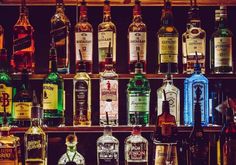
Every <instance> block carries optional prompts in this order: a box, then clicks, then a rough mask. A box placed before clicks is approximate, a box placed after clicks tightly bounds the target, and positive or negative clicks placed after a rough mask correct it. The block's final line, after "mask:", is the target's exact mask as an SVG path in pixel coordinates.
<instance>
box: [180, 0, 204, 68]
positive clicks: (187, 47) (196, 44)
mask: <svg viewBox="0 0 236 165" xmlns="http://www.w3.org/2000/svg"><path fill="white" fill-rule="evenodd" d="M192 1H193V0H191V8H190V9H189V11H188V23H187V31H186V32H185V33H184V34H183V35H182V44H183V46H182V48H183V49H182V50H183V51H182V53H183V72H184V73H192V72H193V70H194V63H195V52H197V54H198V61H199V64H200V65H201V68H202V73H205V60H206V32H205V30H203V29H202V28H201V20H200V13H199V8H198V6H197V4H196V3H197V2H196V0H194V4H192Z"/></svg>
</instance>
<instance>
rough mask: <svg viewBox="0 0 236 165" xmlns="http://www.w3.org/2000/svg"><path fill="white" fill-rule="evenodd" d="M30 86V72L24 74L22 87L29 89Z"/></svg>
mask: <svg viewBox="0 0 236 165" xmlns="http://www.w3.org/2000/svg"><path fill="white" fill-rule="evenodd" d="M28 88H29V76H28V73H25V74H24V73H23V74H22V89H26V90H27V89H28Z"/></svg>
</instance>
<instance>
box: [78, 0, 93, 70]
mask: <svg viewBox="0 0 236 165" xmlns="http://www.w3.org/2000/svg"><path fill="white" fill-rule="evenodd" d="M79 50H80V51H81V53H82V57H83V61H84V62H85V64H86V72H87V73H92V66H93V27H92V25H91V24H90V23H89V22H88V17H87V6H86V2H85V0H83V1H82V2H81V6H80V17H79V22H78V23H77V24H76V25H75V54H76V68H77V69H78V65H79V62H80V60H81V59H80V54H79Z"/></svg>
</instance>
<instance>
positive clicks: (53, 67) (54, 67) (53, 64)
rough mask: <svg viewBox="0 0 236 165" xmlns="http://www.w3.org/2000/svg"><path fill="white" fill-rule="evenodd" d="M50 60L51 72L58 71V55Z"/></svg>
mask: <svg viewBox="0 0 236 165" xmlns="http://www.w3.org/2000/svg"><path fill="white" fill-rule="evenodd" d="M52 58H53V59H50V61H49V67H51V72H54V73H55V72H57V60H56V57H52Z"/></svg>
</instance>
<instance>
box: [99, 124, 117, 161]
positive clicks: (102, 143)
mask: <svg viewBox="0 0 236 165" xmlns="http://www.w3.org/2000/svg"><path fill="white" fill-rule="evenodd" d="M118 164H119V141H118V139H116V138H115V137H114V136H112V128H111V127H110V126H105V127H104V134H103V135H102V136H101V137H99V138H98V140H97V165H118Z"/></svg>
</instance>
